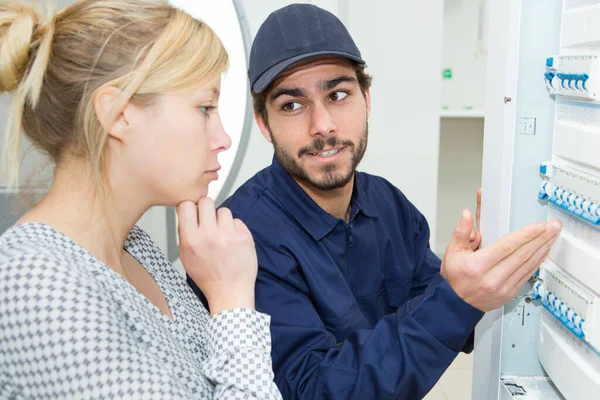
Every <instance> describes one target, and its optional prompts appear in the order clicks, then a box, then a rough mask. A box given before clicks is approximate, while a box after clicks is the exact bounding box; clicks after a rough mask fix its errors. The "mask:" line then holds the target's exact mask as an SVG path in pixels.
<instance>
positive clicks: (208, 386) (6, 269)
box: [0, 223, 281, 400]
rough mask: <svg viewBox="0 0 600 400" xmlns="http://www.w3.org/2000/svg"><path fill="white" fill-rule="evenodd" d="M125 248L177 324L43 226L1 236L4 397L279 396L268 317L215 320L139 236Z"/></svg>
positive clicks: (228, 315)
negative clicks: (151, 279)
mask: <svg viewBox="0 0 600 400" xmlns="http://www.w3.org/2000/svg"><path fill="white" fill-rule="evenodd" d="M125 249H126V250H127V251H128V252H129V253H130V254H131V255H132V256H133V257H135V258H136V259H137V260H138V261H139V262H140V263H141V264H142V265H143V266H144V267H145V268H146V270H147V271H148V272H149V273H150V274H151V275H152V276H153V277H154V279H155V280H156V282H157V284H158V286H159V287H160V288H161V290H162V292H163V294H164V296H165V298H166V300H167V303H168V304H169V307H170V309H171V313H172V314H173V320H171V319H169V318H168V317H167V316H166V315H164V314H163V313H162V312H161V311H160V310H159V309H158V308H157V307H156V306H154V304H152V303H151V302H150V301H149V300H148V299H147V298H146V297H145V296H144V295H142V294H141V293H140V292H139V291H138V290H137V289H135V288H134V287H133V286H131V285H130V284H129V283H128V282H127V281H126V280H125V279H123V278H122V277H121V276H120V275H119V274H117V273H116V272H114V271H113V270H112V269H111V268H110V267H108V266H106V265H105V264H103V263H102V262H100V261H99V260H98V259H96V258H95V257H94V256H92V255H91V254H90V253H89V252H87V251H86V250H85V249H84V248H82V247H81V246H79V245H78V244H76V243H75V242H73V241H72V240H71V239H69V238H68V237H66V236H65V235H63V234H61V233H60V232H58V231H56V230H55V229H53V228H51V227H49V226H47V225H43V224H38V223H27V224H23V225H19V226H17V227H13V228H11V229H9V230H7V231H6V232H5V233H4V234H3V235H2V236H1V237H0V398H2V399H32V398H33V399H75V398H76V399H124V398H129V399H178V400H180V399H280V398H281V395H280V393H279V392H278V390H277V387H276V386H275V384H274V383H273V372H272V369H271V368H272V367H271V356H270V350H271V342H270V340H271V338H270V333H269V322H270V320H269V317H268V316H267V315H264V314H261V313H258V312H256V311H254V310H246V309H237V310H230V311H225V312H223V313H220V314H218V315H216V316H214V317H211V316H210V315H209V314H208V312H207V311H206V310H205V308H204V307H203V306H202V304H201V303H200V301H199V300H198V298H197V297H196V296H195V295H194V293H193V292H192V290H191V289H190V288H189V287H188V285H187V283H186V282H185V280H184V279H183V278H182V277H181V276H180V275H179V273H178V272H177V270H176V269H175V268H174V267H173V266H172V265H171V264H170V263H169V262H168V260H167V259H166V258H165V257H164V255H163V254H162V252H161V251H160V249H158V247H157V246H156V245H155V244H154V243H153V241H152V240H151V239H150V238H149V237H148V236H147V235H146V234H145V233H144V232H143V231H142V230H141V229H139V228H137V227H135V228H134V229H133V230H132V231H131V233H130V235H129V237H128V239H127V241H126V243H125Z"/></svg>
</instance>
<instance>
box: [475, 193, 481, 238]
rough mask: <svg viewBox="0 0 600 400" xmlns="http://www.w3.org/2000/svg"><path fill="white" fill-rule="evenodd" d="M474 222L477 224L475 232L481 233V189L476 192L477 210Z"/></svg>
mask: <svg viewBox="0 0 600 400" xmlns="http://www.w3.org/2000/svg"><path fill="white" fill-rule="evenodd" d="M475 221H476V222H477V226H476V227H475V229H477V232H481V188H479V190H478V191H477V210H476V211H475Z"/></svg>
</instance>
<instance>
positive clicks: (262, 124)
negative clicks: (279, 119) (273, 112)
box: [254, 111, 272, 143]
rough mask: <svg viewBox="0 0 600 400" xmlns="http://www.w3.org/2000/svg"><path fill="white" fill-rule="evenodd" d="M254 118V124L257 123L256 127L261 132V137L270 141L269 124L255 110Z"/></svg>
mask: <svg viewBox="0 0 600 400" xmlns="http://www.w3.org/2000/svg"><path fill="white" fill-rule="evenodd" d="M254 120H255V121H256V125H258V129H260V133H262V135H263V137H264V138H265V139H267V141H268V142H269V143H272V141H271V133H270V132H269V125H268V124H267V122H266V121H265V120H264V119H263V117H262V116H260V115H259V114H258V113H257V112H256V111H254Z"/></svg>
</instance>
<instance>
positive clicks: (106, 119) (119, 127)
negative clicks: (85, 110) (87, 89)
mask: <svg viewBox="0 0 600 400" xmlns="http://www.w3.org/2000/svg"><path fill="white" fill-rule="evenodd" d="M120 94H121V91H120V90H119V89H118V88H116V87H114V86H106V87H103V88H101V89H100V90H99V91H98V93H96V96H94V111H95V112H96V118H98V121H99V122H100V124H101V125H102V127H103V128H104V129H105V130H106V132H108V136H109V137H110V138H111V139H115V140H117V141H119V142H122V141H123V140H124V138H125V133H126V130H127V128H128V127H129V120H128V118H127V112H126V110H127V105H126V106H125V108H124V109H123V110H121V111H119V112H118V113H117V114H116V115H115V107H116V104H117V100H118V98H119V95H120Z"/></svg>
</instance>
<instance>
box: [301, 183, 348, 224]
mask: <svg viewBox="0 0 600 400" xmlns="http://www.w3.org/2000/svg"><path fill="white" fill-rule="evenodd" d="M296 182H297V183H298V185H300V187H301V188H302V190H304V191H305V192H306V194H308V196H309V197H310V198H311V199H313V201H314V202H315V203H317V204H318V205H319V207H321V208H322V209H323V210H325V211H327V212H328V213H329V214H331V215H332V216H334V217H335V218H341V219H343V220H345V221H346V222H348V221H349V220H350V208H351V203H350V201H351V200H352V190H353V189H354V177H353V178H352V179H350V182H348V183H347V184H346V186H344V187H341V188H339V189H334V190H319V189H316V188H314V187H313V186H311V185H307V184H306V183H305V182H301V181H298V180H296Z"/></svg>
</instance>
